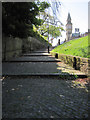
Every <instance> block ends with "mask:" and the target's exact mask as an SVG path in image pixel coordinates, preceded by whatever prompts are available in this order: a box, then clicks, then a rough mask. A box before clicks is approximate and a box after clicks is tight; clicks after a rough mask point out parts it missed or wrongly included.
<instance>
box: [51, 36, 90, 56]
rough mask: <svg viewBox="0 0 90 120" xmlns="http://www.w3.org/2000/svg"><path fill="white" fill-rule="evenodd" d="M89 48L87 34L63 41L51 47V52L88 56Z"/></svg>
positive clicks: (89, 54)
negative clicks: (53, 47)
mask: <svg viewBox="0 0 90 120" xmlns="http://www.w3.org/2000/svg"><path fill="white" fill-rule="evenodd" d="M89 49H90V44H88V36H85V37H82V38H79V39H73V40H71V41H69V42H66V43H63V44H62V45H59V46H57V47H56V48H55V49H53V50H52V52H56V53H60V54H66V55H74V56H80V57H84V58H89V57H90V53H89V51H88V50H89Z"/></svg>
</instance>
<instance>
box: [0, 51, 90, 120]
mask: <svg viewBox="0 0 90 120" xmlns="http://www.w3.org/2000/svg"><path fill="white" fill-rule="evenodd" d="M32 54H34V53H32ZM35 54H38V53H35ZM40 54H41V53H39V55H40ZM30 58H31V59H30ZM28 59H29V60H42V61H43V60H44V59H48V60H53V59H54V58H52V57H50V56H48V55H47V58H46V56H42V57H41V56H37V57H36V56H33V57H32V56H28V57H26V56H23V57H21V59H20V58H19V59H18V58H17V59H15V60H16V61H18V60H21V61H22V60H28ZM2 68H3V75H5V74H7V73H8V74H9V76H4V77H3V79H2V90H3V91H2V92H3V94H2V113H3V114H2V117H3V118H59V119H60V118H80V119H81V118H82V119H83V118H88V104H89V103H88V89H87V86H84V87H80V84H78V86H74V85H73V79H71V78H70V79H69V78H68V79H63V78H60V77H51V76H28V75H26V76H22V75H21V76H18V75H20V74H21V73H22V74H25V73H33V72H34V73H49V72H50V73H54V72H58V71H59V72H60V73H63V70H65V71H69V70H72V71H73V69H71V68H70V67H69V66H67V65H64V64H62V63H59V62H56V63H55V62H53V63H51V62H49V61H48V62H38V63H37V62H21V63H18V62H17V63H16V62H13V63H3V66H2ZM58 68H60V69H58ZM75 72H76V71H75ZM11 75H16V76H11Z"/></svg>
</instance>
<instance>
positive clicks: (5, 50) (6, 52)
mask: <svg viewBox="0 0 90 120" xmlns="http://www.w3.org/2000/svg"><path fill="white" fill-rule="evenodd" d="M46 45H47V43H45V40H44V42H42V41H39V40H37V39H36V38H34V37H28V38H26V39H25V38H24V39H20V38H13V37H5V36H4V35H3V37H2V60H9V59H10V58H12V57H17V56H19V55H21V54H22V53H25V52H30V51H35V50H38V49H41V48H44V47H46Z"/></svg>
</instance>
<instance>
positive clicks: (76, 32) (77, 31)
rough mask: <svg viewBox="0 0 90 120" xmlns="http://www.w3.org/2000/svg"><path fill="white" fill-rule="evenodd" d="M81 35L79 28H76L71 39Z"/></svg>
mask: <svg viewBox="0 0 90 120" xmlns="http://www.w3.org/2000/svg"><path fill="white" fill-rule="evenodd" d="M78 37H80V32H79V28H75V33H72V36H71V39H74V38H78Z"/></svg>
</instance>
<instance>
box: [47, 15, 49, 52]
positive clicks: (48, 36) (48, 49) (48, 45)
mask: <svg viewBox="0 0 90 120" xmlns="http://www.w3.org/2000/svg"><path fill="white" fill-rule="evenodd" d="M47 17H48V15H47ZM48 53H49V17H48Z"/></svg>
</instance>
